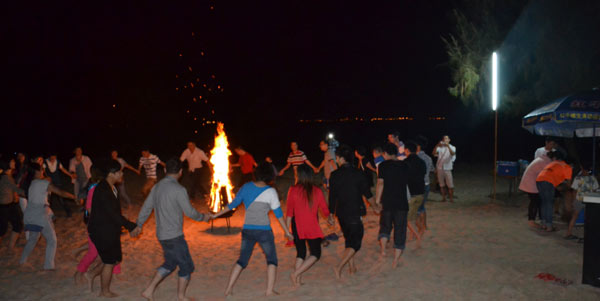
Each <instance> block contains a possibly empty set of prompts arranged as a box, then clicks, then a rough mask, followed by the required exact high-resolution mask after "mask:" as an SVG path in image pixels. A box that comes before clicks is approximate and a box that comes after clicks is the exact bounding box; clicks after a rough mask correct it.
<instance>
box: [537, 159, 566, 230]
mask: <svg viewBox="0 0 600 301" xmlns="http://www.w3.org/2000/svg"><path fill="white" fill-rule="evenodd" d="M552 153H553V154H551V155H550V157H552V156H554V158H553V159H552V162H550V163H549V164H548V165H546V167H544V169H543V170H542V171H541V172H540V173H539V175H538V176H537V178H536V186H537V188H538V191H539V193H540V199H541V201H542V202H541V204H540V205H541V206H540V207H541V208H540V209H541V216H542V229H544V230H546V231H548V232H553V231H556V228H554V227H553V226H552V216H553V214H554V192H555V190H556V189H557V188H559V186H561V187H562V185H561V184H563V183H565V182H566V183H567V184H569V181H570V180H571V178H572V174H573V168H571V166H570V165H569V164H567V163H565V161H564V160H565V159H566V154H565V152H564V151H562V150H556V151H553V152H552ZM569 186H570V185H569ZM559 189H560V188H559Z"/></svg>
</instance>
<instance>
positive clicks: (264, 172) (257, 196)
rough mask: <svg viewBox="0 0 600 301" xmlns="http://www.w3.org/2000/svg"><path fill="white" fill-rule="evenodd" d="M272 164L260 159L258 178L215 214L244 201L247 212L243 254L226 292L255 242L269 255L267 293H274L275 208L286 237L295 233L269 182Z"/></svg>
mask: <svg viewBox="0 0 600 301" xmlns="http://www.w3.org/2000/svg"><path fill="white" fill-rule="evenodd" d="M273 176H274V175H273V167H272V166H271V164H270V163H266V162H265V163H261V164H259V165H258V166H257V167H256V169H255V170H254V178H255V180H254V181H252V182H248V183H246V184H245V185H244V186H242V188H240V190H239V191H238V193H237V194H236V195H235V198H234V199H233V201H232V202H231V203H229V205H227V207H225V209H223V210H221V211H220V212H219V213H216V214H214V215H213V216H212V218H218V217H219V216H221V215H223V214H225V213H227V212H229V211H231V210H233V209H235V208H236V207H237V206H239V205H241V204H242V203H244V207H245V208H246V216H245V218H244V226H243V227H242V245H241V247H240V256H239V258H238V260H237V261H236V263H235V264H234V265H233V268H232V269H231V274H230V276H229V283H228V284H227V289H226V290H225V296H229V295H231V293H232V291H233V286H234V285H235V282H236V281H237V279H238V278H239V277H240V274H241V273H242V270H244V269H245V268H246V266H248V261H250V257H251V256H252V252H253V251H254V246H256V244H257V243H258V244H259V245H260V247H261V248H262V250H263V252H264V254H265V257H266V259H267V292H266V295H267V296H272V295H273V294H275V291H274V287H275V278H276V277H275V276H276V274H277V264H278V262H277V252H276V249H275V237H274V236H273V230H272V229H271V220H270V219H269V211H273V213H274V214H275V217H277V221H279V225H280V226H281V228H283V231H284V232H285V236H286V238H287V239H289V240H292V239H294V236H292V234H291V233H290V232H289V231H288V228H287V227H286V224H285V221H284V219H283V211H282V210H281V206H280V203H279V197H278V196H277V191H276V190H275V189H274V188H273V187H270V186H268V185H267V183H269V182H271V181H272V180H273Z"/></svg>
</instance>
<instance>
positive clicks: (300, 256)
mask: <svg viewBox="0 0 600 301" xmlns="http://www.w3.org/2000/svg"><path fill="white" fill-rule="evenodd" d="M319 209H321V213H322V214H323V215H324V216H329V209H328V208H327V205H326V204H325V196H324V195H323V191H322V190H321V189H320V188H318V187H317V186H315V185H313V184H312V171H311V170H310V168H309V167H308V166H306V165H302V166H300V167H298V184H296V185H294V186H292V187H290V189H289V191H288V194H287V213H286V215H287V227H288V229H291V232H292V234H293V235H294V244H295V245H296V266H295V267H296V268H295V270H294V272H293V273H292V274H291V279H292V283H293V284H294V286H299V285H300V276H301V275H302V273H304V272H306V271H307V270H308V269H309V268H310V267H311V266H312V265H313V264H314V263H315V262H317V260H319V258H321V241H322V240H323V232H322V231H321V227H320V226H319V218H318V210H319ZM307 243H308V248H309V250H310V256H308V258H307V257H306V244H307Z"/></svg>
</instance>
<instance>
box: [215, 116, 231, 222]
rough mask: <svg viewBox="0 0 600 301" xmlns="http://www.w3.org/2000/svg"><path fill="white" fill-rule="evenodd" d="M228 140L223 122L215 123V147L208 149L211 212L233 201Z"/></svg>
mask: <svg viewBox="0 0 600 301" xmlns="http://www.w3.org/2000/svg"><path fill="white" fill-rule="evenodd" d="M228 147H229V142H227V135H225V129H224V126H223V123H221V122H219V123H218V124H217V135H216V136H215V147H214V148H213V149H212V150H211V151H210V154H211V156H210V163H212V165H213V174H212V185H211V189H210V203H209V209H210V210H211V211H212V212H215V213H216V212H219V211H221V210H222V209H223V208H224V207H225V206H227V204H229V203H231V201H233V197H234V195H233V192H232V190H233V185H231V180H230V179H229V156H231V151H230V150H229V148H228Z"/></svg>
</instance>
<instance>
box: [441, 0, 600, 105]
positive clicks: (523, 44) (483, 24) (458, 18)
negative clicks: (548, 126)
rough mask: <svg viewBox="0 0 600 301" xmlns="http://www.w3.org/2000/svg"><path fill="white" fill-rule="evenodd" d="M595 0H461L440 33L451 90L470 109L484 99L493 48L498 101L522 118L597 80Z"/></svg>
mask: <svg viewBox="0 0 600 301" xmlns="http://www.w3.org/2000/svg"><path fill="white" fill-rule="evenodd" d="M598 16H600V1H575V2H568V1H560V0H552V1H541V0H538V1H536V0H534V1H518V0H513V1H509V0H481V1H472V0H464V1H462V2H460V3H459V5H458V7H457V8H456V9H454V10H453V11H452V15H451V18H452V20H453V23H454V24H455V27H454V30H453V31H452V33H450V34H449V35H447V36H446V37H442V41H443V42H444V45H445V47H446V51H447V54H448V65H449V67H450V69H451V74H452V81H453V86H452V87H450V88H449V92H450V94H451V95H453V96H455V97H457V98H459V99H460V100H461V101H462V102H463V103H465V104H466V105H470V106H471V105H472V106H475V107H479V106H481V105H482V104H483V103H487V102H488V101H489V99H490V96H489V87H490V83H489V82H490V70H489V68H490V66H491V64H490V58H491V53H492V52H493V51H498V53H499V65H500V91H499V93H500V97H499V99H500V105H501V107H502V109H503V110H504V111H506V112H509V113H512V114H514V115H522V114H525V113H527V112H528V111H529V110H531V109H533V108H535V107H536V106H539V105H540V104H544V103H547V102H549V101H551V100H553V99H555V98H558V97H561V96H564V95H568V94H569V93H572V92H575V91H578V90H587V89H590V88H592V87H594V86H598V85H600V72H598V70H600V42H599V39H597V32H598V29H600V18H598Z"/></svg>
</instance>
